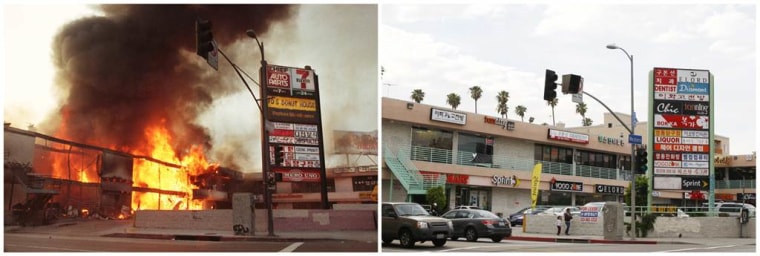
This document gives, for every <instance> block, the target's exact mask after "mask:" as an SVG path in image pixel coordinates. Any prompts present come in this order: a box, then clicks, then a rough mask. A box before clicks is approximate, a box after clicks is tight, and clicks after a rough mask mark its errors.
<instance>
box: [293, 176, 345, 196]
mask: <svg viewBox="0 0 760 256" xmlns="http://www.w3.org/2000/svg"><path fill="white" fill-rule="evenodd" d="M292 188H293V193H320V192H322V183H320V182H293V185H292ZM327 192H335V180H334V179H327Z"/></svg>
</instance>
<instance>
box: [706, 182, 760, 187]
mask: <svg viewBox="0 0 760 256" xmlns="http://www.w3.org/2000/svg"><path fill="white" fill-rule="evenodd" d="M755 185H756V182H755V180H716V181H715V188H755Z"/></svg>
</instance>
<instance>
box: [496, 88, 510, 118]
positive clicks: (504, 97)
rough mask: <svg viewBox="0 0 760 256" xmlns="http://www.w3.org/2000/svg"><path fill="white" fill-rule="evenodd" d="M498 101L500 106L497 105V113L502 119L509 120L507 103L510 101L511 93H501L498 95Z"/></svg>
mask: <svg viewBox="0 0 760 256" xmlns="http://www.w3.org/2000/svg"><path fill="white" fill-rule="evenodd" d="M496 101H497V102H498V105H496V112H498V113H499V114H500V115H501V117H503V118H507V113H509V107H507V101H509V92H507V91H500V92H499V93H497V94H496Z"/></svg>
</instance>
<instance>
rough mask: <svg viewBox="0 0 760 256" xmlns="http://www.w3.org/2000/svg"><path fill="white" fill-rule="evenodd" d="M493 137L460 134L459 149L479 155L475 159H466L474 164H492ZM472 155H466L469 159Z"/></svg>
mask: <svg viewBox="0 0 760 256" xmlns="http://www.w3.org/2000/svg"><path fill="white" fill-rule="evenodd" d="M493 141H494V139H493V138H492V137H485V136H477V135H471V134H466V133H459V137H458V142H459V144H458V145H457V149H458V150H459V151H463V152H468V153H477V155H476V156H474V157H473V159H464V160H466V161H468V162H472V163H492V162H493V160H492V157H493ZM470 155H471V154H466V155H465V156H467V157H469V156H470Z"/></svg>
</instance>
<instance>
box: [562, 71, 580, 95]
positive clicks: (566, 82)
mask: <svg viewBox="0 0 760 256" xmlns="http://www.w3.org/2000/svg"><path fill="white" fill-rule="evenodd" d="M581 92H583V77H581V76H579V75H573V74H567V75H562V93H564V94H568V93H572V94H577V93H581Z"/></svg>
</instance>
